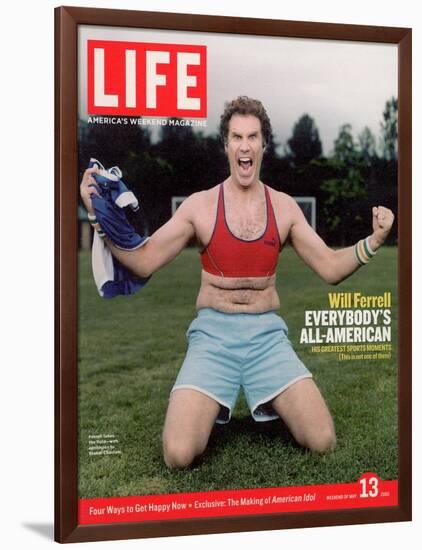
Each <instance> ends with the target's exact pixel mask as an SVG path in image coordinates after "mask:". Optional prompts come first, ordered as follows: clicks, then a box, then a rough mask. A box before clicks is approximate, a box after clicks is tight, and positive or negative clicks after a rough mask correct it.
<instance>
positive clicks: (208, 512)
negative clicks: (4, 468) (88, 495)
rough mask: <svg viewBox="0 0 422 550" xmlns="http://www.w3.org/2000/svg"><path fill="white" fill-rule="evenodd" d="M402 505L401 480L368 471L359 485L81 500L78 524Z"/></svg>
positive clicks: (311, 486) (340, 484)
mask: <svg viewBox="0 0 422 550" xmlns="http://www.w3.org/2000/svg"><path fill="white" fill-rule="evenodd" d="M397 505H398V482H397V481H396V480H394V481H383V480H382V479H380V478H379V477H378V476H377V475H376V474H373V473H366V474H364V475H363V476H361V477H360V479H359V480H358V481H357V482H355V483H338V484H333V485H307V486H302V487H275V488H270V489H242V490H234V491H210V492H204V493H180V494H168V495H150V496H128V497H111V498H94V499H80V500H79V524H80V525H91V524H99V523H121V522H131V521H137V522H138V521H157V520H158V521H163V520H175V519H186V518H204V517H221V516H242V515H257V514H274V513H288V512H305V511H310V510H341V509H348V508H349V509H350V508H373V507H380V506H382V507H385V506H397Z"/></svg>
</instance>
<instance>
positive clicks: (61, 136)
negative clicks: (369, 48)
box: [55, 7, 412, 543]
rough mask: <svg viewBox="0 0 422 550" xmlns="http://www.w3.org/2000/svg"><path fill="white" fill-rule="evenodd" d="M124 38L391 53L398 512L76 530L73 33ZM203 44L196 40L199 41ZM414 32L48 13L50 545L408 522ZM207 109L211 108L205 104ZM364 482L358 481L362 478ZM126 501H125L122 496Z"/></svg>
mask: <svg viewBox="0 0 422 550" xmlns="http://www.w3.org/2000/svg"><path fill="white" fill-rule="evenodd" d="M85 25H86V26H93V27H95V28H101V27H104V28H109V27H113V28H117V29H119V28H126V29H148V30H154V29H157V30H163V31H164V30H165V31H177V32H179V33H197V34H198V36H202V34H203V33H211V34H215V35H225V36H226V35H231V36H234V37H236V36H238V37H241V36H253V37H284V38H292V39H305V40H318V41H348V42H350V43H368V44H371V43H379V44H390V45H395V46H396V47H397V48H398V53H397V55H398V120H399V132H398V211H397V223H398V297H399V304H400V307H399V308H398V329H397V330H398V346H397V349H398V353H397V392H398V411H397V414H398V440H397V451H398V476H397V480H395V481H396V489H397V491H398V493H397V503H396V504H395V505H393V506H392V505H390V506H382V505H380V506H372V507H366V506H362V507H361V506H355V507H351V508H347V507H345V508H343V509H342V508H337V509H336V508H331V509H328V508H325V509H315V510H309V509H308V510H303V511H297V510H296V511H295V510H293V511H288V513H287V512H286V513H283V512H270V513H256V514H251V513H249V514H247V513H245V514H244V513H239V514H236V513H233V514H230V515H220V516H219V517H211V516H210V517H204V516H202V517H184V518H183V517H182V518H180V517H179V518H175V519H173V518H169V519H165V518H164V519H162V520H157V519H154V520H151V519H146V520H145V521H133V520H130V521H129V520H127V521H124V522H118V521H117V522H110V523H93V524H90V525H88V524H81V522H80V519H79V515H78V505H79V489H78V461H79V455H78V337H79V334H78V300H79V289H78V238H79V237H78V219H77V215H76V213H77V210H78V197H79V186H78V183H79V180H80V171H79V168H78V81H79V77H78V69H80V67H79V66H78V29H79V28H80V27H81V26H85ZM199 43H200V40H199ZM411 51H412V50H411V30H410V29H407V28H393V27H375V26H357V25H343V24H326V23H309V22H296V21H276V20H261V19H246V18H237V17H236V18H235V17H215V16H202V15H193V14H172V13H154V12H140V11H139V12H138V11H125V10H114V9H92V8H79V7H60V8H56V10H55V70H56V79H55V213H56V214H55V215H56V217H55V237H56V241H55V243H56V244H55V252H56V262H55V322H56V325H55V326H56V329H55V540H56V541H58V542H61V543H69V542H83V541H97V540H116V539H128V538H141V537H157V536H175V535H189V534H206V533H224V532H236V531H258V530H267V529H285V528H299V527H310V526H327V525H346V524H362V523H375V522H394V521H408V520H410V519H411V496H412V491H411V344H412V342H411V244H412V241H411V110H412V91H411V63H412V58H411ZM210 101H211V99H210ZM363 473H364V472H362V474H363ZM122 496H123V495H122Z"/></svg>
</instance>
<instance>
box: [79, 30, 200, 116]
mask: <svg viewBox="0 0 422 550" xmlns="http://www.w3.org/2000/svg"><path fill="white" fill-rule="evenodd" d="M87 50H88V71H87V77H88V78H87V81H88V114H101V115H124V116H151V117H181V118H183V117H184V118H206V116H207V49H206V46H197V45H191V44H189V45H182V44H156V43H146V42H120V41H119V42H117V41H109V40H88V41H87Z"/></svg>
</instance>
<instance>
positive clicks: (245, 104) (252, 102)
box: [220, 95, 272, 145]
mask: <svg viewBox="0 0 422 550" xmlns="http://www.w3.org/2000/svg"><path fill="white" fill-rule="evenodd" d="M233 115H253V116H256V118H258V119H259V120H260V122H261V129H262V136H263V138H264V145H268V143H269V142H270V139H271V133H272V128H271V122H270V119H269V116H268V115H267V111H266V110H265V108H264V106H263V105H262V103H261V102H260V101H259V100H258V99H252V98H251V97H248V96H246V95H241V96H239V97H237V98H236V99H233V101H227V102H226V103H225V105H224V112H223V114H222V115H221V118H220V136H221V139H222V140H223V143H227V137H228V134H229V122H230V119H231V118H232V116H233Z"/></svg>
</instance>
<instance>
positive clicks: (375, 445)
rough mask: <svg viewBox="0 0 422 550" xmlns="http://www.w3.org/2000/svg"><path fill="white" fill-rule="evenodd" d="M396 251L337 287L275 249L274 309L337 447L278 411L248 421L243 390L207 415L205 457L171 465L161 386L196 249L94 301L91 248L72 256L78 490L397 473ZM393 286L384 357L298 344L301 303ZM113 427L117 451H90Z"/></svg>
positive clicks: (190, 487) (192, 285)
mask: <svg viewBox="0 0 422 550" xmlns="http://www.w3.org/2000/svg"><path fill="white" fill-rule="evenodd" d="M396 264H397V250H396V248H393V247H391V248H385V249H383V250H382V251H381V252H380V253H379V254H378V256H377V257H376V258H375V259H374V260H373V261H372V263H371V264H370V265H368V266H366V267H365V268H363V269H361V270H360V271H359V272H357V273H356V274H354V275H353V276H352V277H351V278H350V279H349V280H347V281H345V282H344V283H342V284H341V285H339V286H337V287H329V286H328V285H326V284H325V283H323V282H322V281H320V280H319V279H318V278H317V276H316V275H314V274H313V273H312V272H311V271H310V270H309V269H308V268H307V267H306V266H305V265H304V264H303V263H302V262H301V261H300V260H299V259H298V258H297V257H296V255H295V254H294V252H293V251H292V249H290V248H287V249H286V250H284V251H283V253H282V255H281V258H280V263H279V270H278V290H279V293H280V298H281V303H282V306H281V310H280V313H281V315H282V316H283V317H284V319H285V320H286V322H287V324H288V326H289V335H290V339H291V341H292V343H293V345H294V347H295V349H296V351H297V352H298V354H299V355H300V357H301V359H302V360H303V361H304V362H305V364H306V365H307V366H308V368H309V369H310V370H311V371H312V373H313V375H314V379H315V381H316V383H317V384H318V386H319V387H320V389H321V391H322V393H323V395H324V397H325V398H326V401H327V403H328V405H329V407H330V410H331V412H332V414H333V417H334V420H335V425H336V432H337V449H336V451H335V452H334V453H332V454H325V455H315V454H312V453H310V452H307V451H305V450H303V449H301V448H300V447H298V446H297V445H296V444H295V442H294V441H293V440H292V439H291V437H290V436H289V434H288V433H286V430H284V429H283V427H282V424H281V421H273V422H269V423H264V424H258V423H254V421H253V420H252V419H251V418H250V416H249V411H248V409H247V407H246V404H245V402H244V400H243V397H242V398H241V399H240V400H239V402H238V405H237V407H236V410H235V413H234V417H233V419H232V421H231V422H230V423H229V424H228V425H225V426H216V428H215V430H214V431H213V433H212V435H211V438H210V442H209V447H208V449H207V451H206V453H205V455H204V456H203V459H202V460H201V461H200V462H199V463H198V464H197V465H196V466H194V467H193V468H191V469H189V470H184V471H170V470H168V469H167V468H166V466H165V465H164V462H163V460H162V452H161V430H162V426H163V422H164V416H165V412H166V407H167V401H168V396H169V392H170V389H171V387H172V384H173V382H174V380H175V377H176V375H177V372H178V369H179V367H180V366H181V364H182V361H183V358H184V354H185V350H186V340H185V331H186V329H187V327H188V326H189V323H190V322H191V320H192V319H193V317H194V316H195V308H194V303H195V298H196V294H197V292H198V288H199V280H200V267H199V258H198V252H197V251H196V250H194V249H188V250H185V251H184V252H183V254H182V255H180V256H179V257H178V258H177V259H176V260H175V261H174V262H173V263H172V264H171V265H169V266H167V267H166V268H165V269H163V270H162V271H161V272H159V273H157V274H155V275H154V277H153V278H152V279H151V281H150V282H149V284H148V285H147V286H146V287H145V288H144V289H143V290H141V291H140V292H138V294H137V295H135V296H131V297H119V298H114V299H113V300H103V299H101V298H100V297H99V296H98V293H97V290H96V288H95V285H94V281H93V278H92V275H91V267H90V254H89V253H87V252H81V253H80V256H79V493H80V497H81V498H94V497H108V496H125V495H142V494H158V493H178V492H192V491H207V490H224V489H241V488H255V487H274V486H288V485H290V486H291V485H308V484H322V483H337V482H348V481H355V480H357V478H358V477H359V476H360V475H361V474H362V473H363V472H366V471H371V472H375V473H377V474H378V475H379V476H380V477H381V478H383V479H395V478H397V468H398V464H397V463H398V460H397V399H396V393H397V367H396V355H397V353H396V351H397V350H396V318H395V317H396V314H397V303H396V296H397V293H396V281H397V269H396V267H397V265H396ZM333 290H334V291H339V292H341V291H345V292H346V291H359V292H362V293H364V294H371V295H372V294H373V295H375V294H382V293H383V292H385V291H391V292H392V293H393V313H394V316H393V335H394V337H393V343H394V346H393V354H392V358H391V359H389V360H387V361H380V360H374V361H366V362H362V361H353V360H352V361H344V362H339V361H338V358H337V355H336V354H326V353H321V354H317V353H312V352H311V346H309V345H308V346H305V345H300V344H299V336H300V329H301V328H302V326H304V311H305V310H306V309H328V300H327V293H328V292H329V291H333ZM102 434H108V435H113V436H115V438H116V439H118V443H117V444H115V447H116V449H117V450H119V451H120V452H121V454H119V455H108V456H101V455H100V456H97V455H94V456H93V455H91V454H90V452H89V443H90V442H92V438H93V437H95V436H100V435H102Z"/></svg>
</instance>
